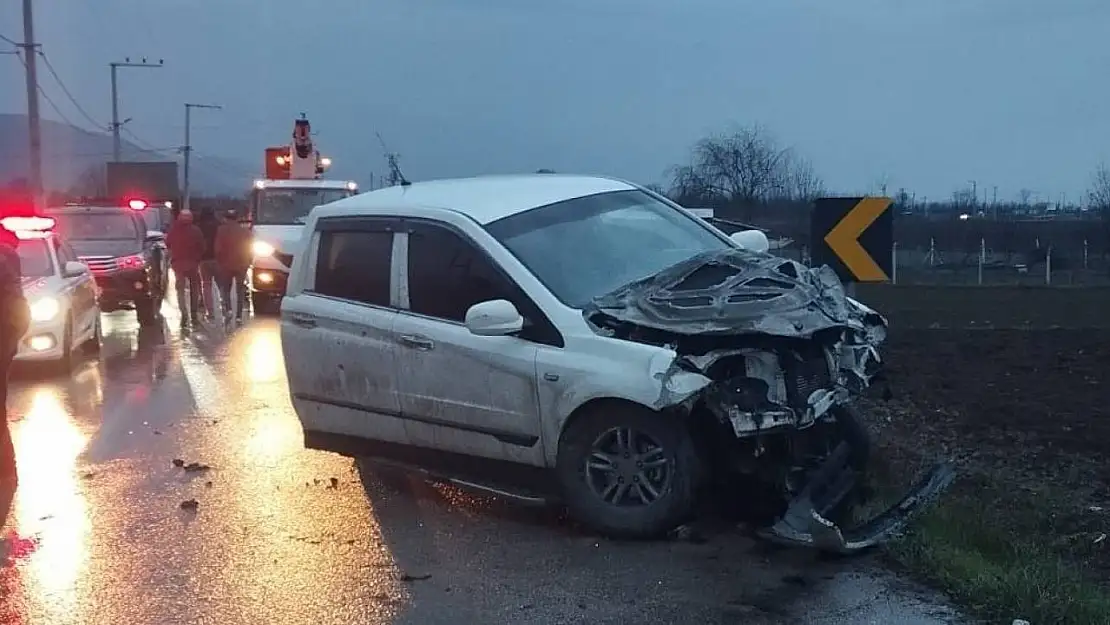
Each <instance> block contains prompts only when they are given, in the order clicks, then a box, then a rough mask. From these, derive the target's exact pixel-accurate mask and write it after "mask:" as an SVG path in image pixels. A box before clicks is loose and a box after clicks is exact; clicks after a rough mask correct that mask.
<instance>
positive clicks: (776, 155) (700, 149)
mask: <svg viewBox="0 0 1110 625" xmlns="http://www.w3.org/2000/svg"><path fill="white" fill-rule="evenodd" d="M822 186H823V185H822V182H821V179H820V178H819V177H818V176H817V175H816V173H815V172H814V170H813V167H812V165H811V164H810V163H809V162H808V161H806V160H805V159H803V158H801V157H799V156H798V155H796V154H795V153H794V151H793V150H792V149H791V148H787V147H781V146H779V145H778V143H777V141H775V139H774V138H773V137H772V136H771V135H770V133H769V132H768V131H767V130H766V129H765V128H764V127H763V126H759V125H753V126H743V127H735V128H732V129H730V130H728V131H726V132H721V133H718V134H715V135H712V136H709V137H706V138H704V139H702V140H700V141H698V142H697V144H695V145H694V148H693V154H692V156H691V159H690V164H689V165H684V166H680V167H676V168H674V169H673V170H672V174H671V189H672V193H673V195H674V196H675V197H679V198H683V199H685V200H687V201H689V200H698V201H701V202H706V203H728V204H734V205H738V206H739V207H740V208H741V209H742V210H744V212H745V216H750V211H751V209H752V208H753V207H754V206H755V205H757V204H759V203H762V202H766V201H768V200H772V199H812V198H813V197H816V196H817V195H819V194H820V193H821V189H822Z"/></svg>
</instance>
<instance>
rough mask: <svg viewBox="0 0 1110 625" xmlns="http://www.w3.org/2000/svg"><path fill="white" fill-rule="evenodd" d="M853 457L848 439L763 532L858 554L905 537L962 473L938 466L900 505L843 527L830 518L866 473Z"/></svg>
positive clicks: (782, 541) (774, 538) (784, 540)
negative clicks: (910, 526) (915, 520)
mask: <svg viewBox="0 0 1110 625" xmlns="http://www.w3.org/2000/svg"><path fill="white" fill-rule="evenodd" d="M850 456H851V449H850V446H849V445H848V443H841V444H840V445H838V446H837V448H836V449H835V450H834V451H833V453H832V454H830V455H829V457H828V459H826V460H825V462H824V463H823V464H822V465H821V466H820V467H818V469H817V470H816V471H815V472H814V475H813V477H812V478H811V479H810V480H809V482H808V483H807V484H806V486H805V487H804V488H803V489H802V491H801V492H800V493H798V495H797V496H795V497H794V499H793V500H791V501H790V503H789V504H788V505H787V509H786V512H785V513H784V514H783V515H782V517H781V518H779V520H778V521H777V522H776V523H775V524H774V525H772V526H770V527H766V528H763V529H761V530H759V532H758V533H759V535H760V536H761V537H762V538H764V539H766V540H769V541H772V542H776V543H779V544H783V545H791V546H803V547H813V548H817V549H819V550H821V551H829V552H835V553H841V554H850V553H856V552H859V551H862V550H864V549H867V548H869V547H874V546H876V545H880V544H882V543H885V542H887V541H889V540H890V539H892V538H895V537H897V536H898V535H900V534H901V533H902V532H903V531H904V530H905V528H906V526H907V524H908V523H909V522H910V521H911V520H912V519H913V518H914V517H915V516H916V515H917V514H918V513H919V512H921V511H922V510H924V509H925V508H927V507H928V506H929V505H930V504H932V503H933V502H934V501H935V500H936V499H937V497H938V496H940V494H941V493H943V492H944V491H945V489H947V488H948V486H949V485H950V484H951V483H952V480H953V479H954V478H955V476H956V473H955V470H954V469H953V468H952V466H951V465H950V464H948V463H941V464H938V465H937V466H935V467H933V469H932V470H931V471H930V472H929V473H928V474H927V475H926V476H925V477H924V478H922V480H921V481H919V482H918V483H917V484H916V485H915V486H914V487H913V488H911V489H910V490H909V492H907V493H906V494H905V496H903V497H902V500H901V501H899V502H898V503H897V504H895V505H894V506H891V507H890V508H888V509H887V510H886V511H885V512H883V513H881V514H879V515H878V516H875V517H873V518H871V519H870V520H868V521H864V522H863V523H861V524H859V525H857V526H855V527H852V528H850V529H842V528H840V527H839V526H837V524H836V523H834V522H833V521H831V520H829V518H828V516H830V515H831V514H832V513H833V511H834V510H835V509H836V508H838V507H839V506H840V504H841V503H842V502H844V500H845V498H846V497H847V496H848V495H849V494H850V493H851V492H853V491H854V490H855V488H856V486H857V485H858V480H859V477H860V475H859V472H858V471H856V470H855V469H854V468H852V466H851V465H850V463H849V458H850Z"/></svg>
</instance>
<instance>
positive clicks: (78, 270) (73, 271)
mask: <svg viewBox="0 0 1110 625" xmlns="http://www.w3.org/2000/svg"><path fill="white" fill-rule="evenodd" d="M88 272H89V267H88V265H86V264H85V263H79V262H77V261H75V260H71V261H69V262H67V263H66V266H65V267H62V277H65V278H76V277H77V276H83V275H85V274H86V273H88Z"/></svg>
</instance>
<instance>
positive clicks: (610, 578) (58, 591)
mask: <svg viewBox="0 0 1110 625" xmlns="http://www.w3.org/2000/svg"><path fill="white" fill-rule="evenodd" d="M166 317H167V320H166V329H164V330H163V331H152V332H149V333H147V332H144V333H142V334H140V333H139V331H138V328H137V325H136V324H135V322H134V319H133V315H130V314H127V313H114V314H111V315H105V316H104V330H105V335H106V336H105V341H104V347H103V349H102V352H101V354H100V356H99V358H96V357H90V358H89V359H88V360H87V361H85V362H84V363H82V364H80V365H78V366H77V367H76V368H75V369H74V370H73V371H72V372H71V373H68V374H65V375H61V374H57V373H51V372H49V371H45V370H43V369H42V368H41V367H33V368H27V367H22V368H20V370H19V371H17V372H16V375H15V379H14V380H13V382H12V383H13V388H12V391H11V393H10V402H11V403H10V408H11V410H10V418H11V419H12V429H13V435H14V438H15V444H16V447H17V454H18V461H19V465H20V478H21V484H20V491H19V493H18V495H17V498H16V504H15V510H14V511H13V515H12V518H11V520H10V521H9V525H8V527H6V528H4V529H3V535H5V536H7V537H8V539H9V545H10V548H9V550H10V554H9V559H8V561H7V562H6V563H4V564H0V624H2V625H8V624H16V623H20V624H23V623H26V624H35V625H38V624H42V625H70V624H73V625H77V624H80V625H100V624H105V625H107V624H116V623H135V624H136V625H138V624H144V625H146V624H150V625H155V624H163V623H164V624H167V625H184V624H190V623H197V624H201V623H213V624H220V625H233V624H235V625H238V624H243V625H245V624H252V625H253V624H256V623H266V624H268V625H286V624H288V625H294V624H295V625H302V624H303V625H331V624H336V625H339V624H344V625H345V624H350V623H360V624H379V623H380V624H386V623H389V624H394V623H396V624H402V623H405V624H407V623H411V624H426V625H433V624H438V623H443V624H448V623H450V624H453V625H455V624H460V623H545V624H546V623H631V622H637V623H641V624H644V625H651V624H656V623H692V622H701V623H745V624H751V625H758V624H761V623H799V624H801V623H807V624H834V623H845V624H847V623H902V624H906V625H917V624H920V625H929V624H933V623H950V622H955V618H954V617H952V616H951V612H950V611H949V610H947V609H946V608H944V607H942V606H940V605H939V603H938V602H936V601H935V600H934V599H931V598H929V597H928V596H927V595H926V594H925V593H923V592H921V591H920V590H919V589H916V588H913V587H911V586H910V585H908V584H906V583H903V582H901V581H899V580H897V579H895V578H893V577H892V576H890V575H889V574H887V573H883V572H882V571H881V570H880V569H879V568H878V566H877V565H876V564H875V563H874V562H871V561H869V560H851V561H847V562H845V561H839V562H822V561H819V560H817V559H816V558H815V557H813V556H812V555H810V554H808V553H799V552H793V551H771V550H769V549H768V548H766V547H765V546H763V545H760V544H757V543H756V542H754V541H752V540H750V539H749V538H746V537H744V536H742V535H741V534H740V533H738V532H735V531H731V530H729V531H721V532H719V533H713V534H712V535H710V536H709V537H708V541H707V542H704V543H702V544H694V543H691V542H668V543H650V544H649V543H633V544H627V543H624V544H622V543H615V542H610V541H606V540H601V539H597V538H595V537H592V536H590V535H588V534H585V533H583V532H582V531H580V530H577V529H575V528H573V527H571V526H570V525H569V524H568V523H566V522H565V521H563V520H561V519H560V518H559V515H558V513H557V512H553V511H548V510H535V509H529V508H523V507H519V506H516V505H513V504H508V503H505V502H498V501H493V500H490V499H483V498H480V497H474V496H472V495H469V494H466V493H462V492H460V491H457V490H454V489H450V488H445V487H441V486H432V485H428V484H426V483H424V482H422V481H419V480H416V479H414V478H410V477H407V476H401V475H395V474H389V473H383V472H381V471H380V470H378V469H375V468H374V467H373V466H372V465H368V464H366V463H361V462H359V463H356V462H354V461H351V460H349V459H345V458H341V457H338V456H333V455H330V454H325V453H320V452H313V451H306V450H304V449H302V440H301V431H300V426H299V423H298V422H297V419H296V417H295V415H294V414H293V411H292V409H291V407H290V406H289V402H288V398H287V387H286V383H285V376H284V368H283V365H282V351H281V345H280V340H279V334H278V327H277V323H276V321H274V320H272V319H260V320H254V321H252V322H250V323H249V324H248V325H247V326H245V327H243V328H240V329H237V330H234V331H232V332H231V333H225V332H224V331H223V330H220V329H214V328H213V329H211V330H197V331H195V332H193V333H192V335H191V336H182V335H181V333H180V332H179V331H178V330H177V323H176V315H175V313H173V312H172V311H170V310H169V307H168V306H167V307H166ZM174 459H180V460H182V461H184V463H191V462H197V463H202V464H205V465H208V466H210V468H209V469H208V470H201V471H192V472H190V471H186V470H184V469H183V468H179V467H176V466H174V463H173V460H174ZM333 480H335V482H334V486H333ZM189 499H195V500H196V501H197V508H196V510H184V509H182V508H181V504H182V502H183V501H185V500H189Z"/></svg>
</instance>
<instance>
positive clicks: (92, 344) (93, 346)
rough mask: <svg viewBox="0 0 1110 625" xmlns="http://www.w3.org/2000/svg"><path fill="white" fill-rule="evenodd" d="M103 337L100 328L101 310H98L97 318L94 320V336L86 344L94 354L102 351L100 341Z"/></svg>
mask: <svg viewBox="0 0 1110 625" xmlns="http://www.w3.org/2000/svg"><path fill="white" fill-rule="evenodd" d="M102 338H103V337H102V336H101V328H100V311H97V313H96V320H95V321H93V335H92V338H91V339H89V341H88V343H87V344H86V347H88V349H89V352H91V353H93V354H96V353H99V352H100V343H101V339H102Z"/></svg>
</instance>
